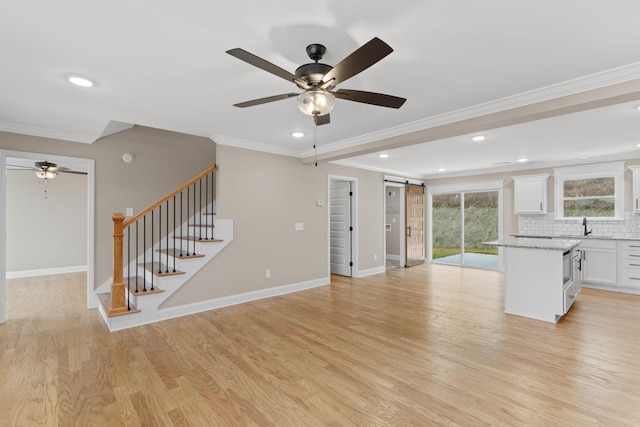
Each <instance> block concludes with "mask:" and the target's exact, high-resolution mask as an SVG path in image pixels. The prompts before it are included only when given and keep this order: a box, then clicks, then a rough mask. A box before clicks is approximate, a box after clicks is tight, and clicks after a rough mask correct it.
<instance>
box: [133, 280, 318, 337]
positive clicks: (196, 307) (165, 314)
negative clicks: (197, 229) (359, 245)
mask: <svg viewBox="0 0 640 427" xmlns="http://www.w3.org/2000/svg"><path fill="white" fill-rule="evenodd" d="M329 283H331V280H330V278H329V277H323V278H321V279H314V280H308V281H305V282H299V283H293V284H290V285H282V286H276V287H274V288H268V289H259V290H257V291H250V292H244V293H241V294H235V295H229V296H226V297H220V298H214V299H210V300H206V301H198V302H194V303H191V304H185V305H181V306H178V307H169V308H163V309H160V310H158V320H166V319H173V318H175V317H182V316H187V315H189V314H195V313H201V312H203V311H209V310H215V309H218V308H223V307H228V306H231V305H237V304H243V303H246V302H251V301H257V300H261V299H265V298H271V297H276V296H280V295H286V294H290V293H294V292H300V291H305V290H308V289H313V288H316V287H319V286H325V285H328V284H329ZM136 326H138V325H136Z"/></svg>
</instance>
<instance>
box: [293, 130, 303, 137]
mask: <svg viewBox="0 0 640 427" xmlns="http://www.w3.org/2000/svg"><path fill="white" fill-rule="evenodd" d="M291 136H292V137H294V138H302V137H303V136H304V132H299V131H295V132H291Z"/></svg>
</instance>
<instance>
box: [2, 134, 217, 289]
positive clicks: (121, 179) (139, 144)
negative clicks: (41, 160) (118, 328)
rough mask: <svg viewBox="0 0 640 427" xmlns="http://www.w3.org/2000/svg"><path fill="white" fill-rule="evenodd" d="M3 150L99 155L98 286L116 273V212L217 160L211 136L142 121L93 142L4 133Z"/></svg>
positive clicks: (137, 205) (141, 204)
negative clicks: (128, 158)
mask: <svg viewBox="0 0 640 427" xmlns="http://www.w3.org/2000/svg"><path fill="white" fill-rule="evenodd" d="M0 149H6V150H15V151H23V152H32V153H42V154H53V155H60V156H68V157H79V158H87V159H94V160H95V259H94V263H95V285H96V286H99V285H100V284H101V283H103V282H105V281H106V280H108V279H109V278H110V277H111V276H112V275H113V260H112V258H113V237H112V236H113V221H112V219H111V218H112V216H113V214H114V213H116V212H122V213H124V210H125V208H127V207H132V208H134V212H139V211H140V210H142V209H144V208H145V207H147V206H148V205H150V204H151V203H153V202H155V201H156V200H158V199H160V198H161V197H163V196H164V195H166V194H167V193H169V192H170V191H172V190H173V189H174V188H176V187H177V186H179V185H180V184H182V183H183V182H185V181H187V180H189V179H190V178H192V177H194V176H195V175H197V174H198V173H200V172H202V171H203V170H204V169H206V168H207V167H208V166H211V165H212V164H214V163H215V159H216V157H215V144H214V143H213V142H212V141H211V140H210V139H209V138H203V137H197V136H190V135H184V134H180V133H175V132H168V131H163V130H158V129H151V128H146V127H140V126H136V127H134V128H132V129H130V130H127V131H124V132H120V133H117V134H115V135H111V136H108V137H106V138H103V139H100V140H98V141H96V142H94V143H93V144H81V143H77V142H69V141H62V140H56V139H48V138H40V137H35V136H28V135H19V134H13V133H7V132H0ZM125 152H130V153H133V154H134V155H135V157H136V159H135V162H134V163H133V164H126V163H124V162H123V161H122V154H123V153H125ZM56 179H57V178H56Z"/></svg>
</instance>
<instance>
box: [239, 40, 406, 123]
mask: <svg viewBox="0 0 640 427" xmlns="http://www.w3.org/2000/svg"><path fill="white" fill-rule="evenodd" d="M326 51H327V48H326V47H325V46H323V45H321V44H318V43H314V44H310V45H309V46H307V55H309V58H311V60H312V61H315V62H311V63H308V64H304V65H301V66H300V67H298V68H297V69H296V71H295V74H292V73H290V72H288V71H287V70H284V69H282V68H280V67H278V66H277V65H274V64H272V63H271V62H269V61H266V60H264V59H262V58H260V57H258V56H256V55H254V54H252V53H249V52H247V51H246V50H243V49H240V48H235V49H230V50H228V51H227V53H228V54H229V55H231V56H234V57H236V58H238V59H240V60H242V61H245V62H247V63H249V64H251V65H253V66H255V67H258V68H261V69H263V70H265V71H267V72H269V73H271V74H274V75H276V76H278V77H281V78H283V79H285V80H288V81H290V82H292V83H294V84H295V85H296V86H298V88H300V89H302V90H303V92H302V93H300V94H298V93H285V94H282V95H274V96H268V97H266V98H260V99H254V100H252V101H246V102H241V103H239V104H234V106H236V107H240V108H245V107H252V106H254V105H260V104H266V103H268V102H273V101H279V100H282V99H288V98H292V97H294V96H296V97H298V107H299V108H300V111H302V112H303V113H304V114H307V115H310V116H313V118H314V121H315V123H316V125H324V124H327V123H329V122H330V119H329V113H330V112H331V110H332V109H333V104H334V101H335V98H340V99H345V100H347V101H354V102H362V103H365V104H371V105H378V106H381V107H389V108H400V107H401V106H402V104H404V102H405V101H406V99H405V98H400V97H397V96H393V95H385V94H382V93H375V92H366V91H360V90H352V89H338V90H336V91H333V89H335V87H336V86H337V85H339V84H340V83H342V82H344V81H346V80H347V79H350V78H351V77H353V76H355V75H356V74H358V73H360V72H362V71H364V70H366V69H367V68H369V67H371V66H372V65H373V64H375V63H376V62H378V61H380V60H381V59H382V58H384V57H385V56H387V55H389V54H390V53H391V52H393V49H392V48H391V47H390V46H389V45H388V44H386V43H385V42H383V41H382V40H380V39H379V38H377V37H374V38H373V39H371V40H370V41H369V42H367V43H366V44H364V45H363V46H361V47H359V48H358V49H356V50H355V51H354V52H352V53H351V54H350V55H349V56H347V57H346V58H345V59H343V60H342V61H341V62H339V63H338V64H337V65H335V66H334V67H332V66H330V65H327V64H322V63H320V62H318V61H320V60H321V59H322V57H323V56H324V54H325V53H326Z"/></svg>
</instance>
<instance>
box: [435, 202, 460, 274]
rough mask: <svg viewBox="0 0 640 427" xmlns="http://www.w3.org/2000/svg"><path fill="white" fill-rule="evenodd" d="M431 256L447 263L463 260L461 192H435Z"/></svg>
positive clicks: (457, 262) (456, 262)
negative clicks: (461, 244)
mask: <svg viewBox="0 0 640 427" xmlns="http://www.w3.org/2000/svg"><path fill="white" fill-rule="evenodd" d="M431 209H432V210H431V212H432V215H431V220H432V224H433V225H432V226H431V242H432V247H431V258H432V259H433V260H434V261H438V262H443V263H446V264H460V263H461V262H462V250H461V246H460V242H461V241H462V221H461V218H462V206H461V204H460V194H459V193H455V194H434V195H433V197H432V202H431Z"/></svg>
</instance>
